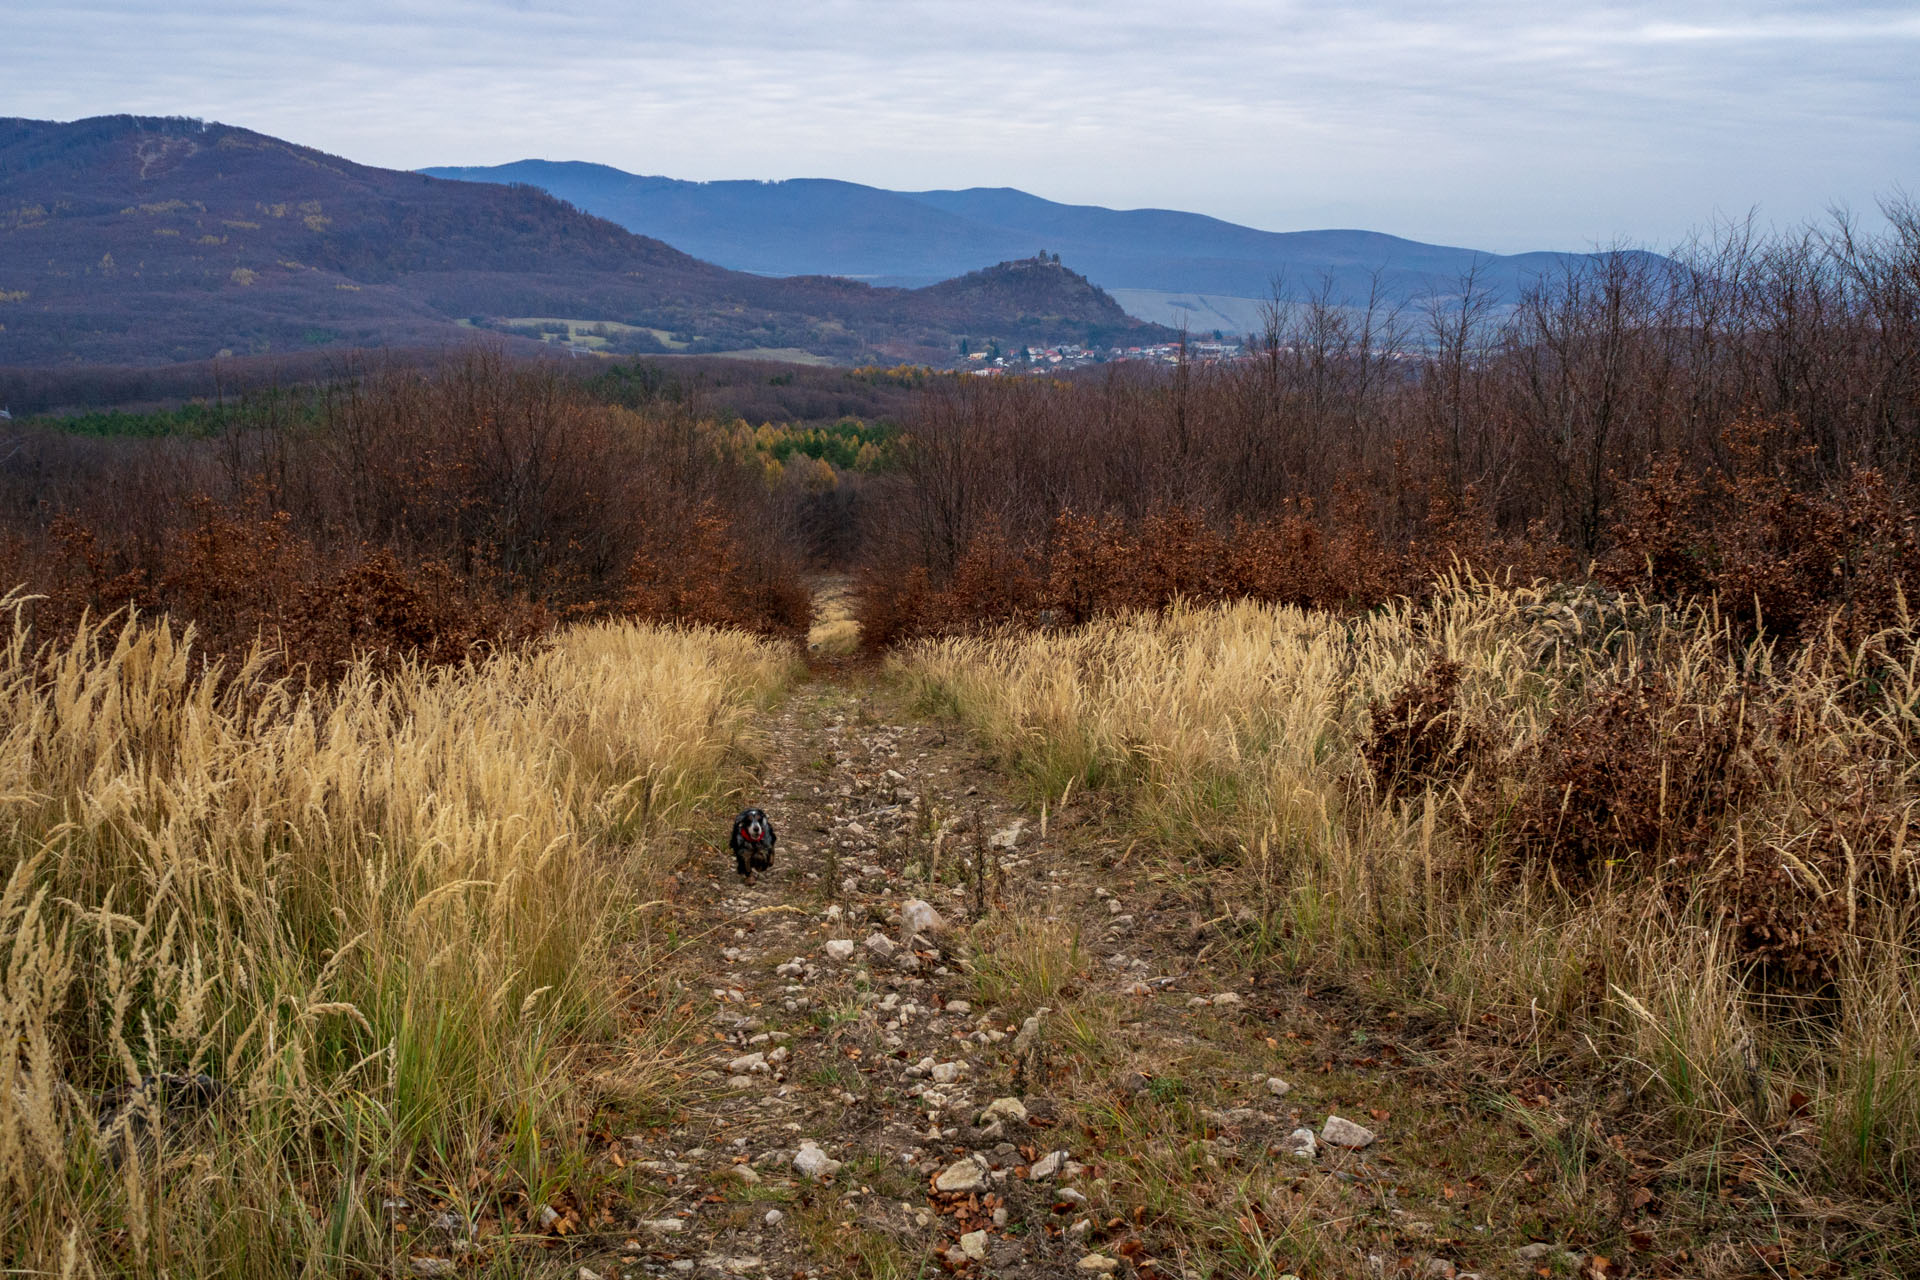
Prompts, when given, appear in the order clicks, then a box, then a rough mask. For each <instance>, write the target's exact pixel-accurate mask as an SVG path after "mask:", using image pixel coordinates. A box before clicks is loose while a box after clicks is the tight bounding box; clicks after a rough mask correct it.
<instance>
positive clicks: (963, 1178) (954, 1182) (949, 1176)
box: [933, 1158, 987, 1195]
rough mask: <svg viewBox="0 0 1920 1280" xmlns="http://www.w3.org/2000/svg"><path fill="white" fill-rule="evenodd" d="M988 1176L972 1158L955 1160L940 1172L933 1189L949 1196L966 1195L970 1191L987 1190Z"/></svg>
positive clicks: (934, 1181)
mask: <svg viewBox="0 0 1920 1280" xmlns="http://www.w3.org/2000/svg"><path fill="white" fill-rule="evenodd" d="M986 1185H987V1175H986V1172H985V1170H983V1169H981V1167H980V1165H979V1164H978V1162H976V1161H974V1160H973V1159H971V1158H968V1159H966V1160H955V1161H954V1162H953V1163H952V1164H950V1165H948V1166H947V1167H946V1168H944V1169H942V1170H941V1171H940V1174H939V1176H938V1177H936V1178H935V1179H934V1180H933V1189H934V1190H935V1191H940V1192H944V1193H946V1194H947V1195H965V1194H967V1193H968V1192H970V1191H982V1190H985V1189H986Z"/></svg>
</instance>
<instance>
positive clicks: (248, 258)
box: [0, 116, 1166, 365]
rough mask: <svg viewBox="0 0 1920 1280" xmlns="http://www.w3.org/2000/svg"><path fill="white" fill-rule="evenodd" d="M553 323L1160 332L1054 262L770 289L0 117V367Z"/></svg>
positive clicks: (700, 338)
mask: <svg viewBox="0 0 1920 1280" xmlns="http://www.w3.org/2000/svg"><path fill="white" fill-rule="evenodd" d="M1028 252H1031V251H1030V250H1029V251H1028ZM1036 287H1037V288H1038V292H1035V289H1036ZM556 320H558V321H561V322H586V324H587V325H595V326H598V328H599V330H600V332H598V333H596V334H595V335H594V337H593V339H592V341H595V342H600V343H613V344H618V345H617V346H616V348H615V349H624V350H634V351H666V350H676V351H689V352H717V351H740V350H761V351H764V350H782V351H799V352H809V353H814V354H820V355H826V356H830V357H833V358H837V359H841V360H857V359H868V358H881V359H906V360H933V361H941V362H944V361H946V360H950V359H951V358H953V357H954V356H955V355H956V353H957V351H958V348H959V346H960V341H961V339H962V338H966V337H972V338H974V339H975V340H984V339H988V338H996V339H999V340H1001V341H1003V342H1057V341H1078V342H1087V343H1104V342H1110V341H1118V340H1121V339H1125V340H1126V341H1129V342H1140V341H1146V340H1163V339H1164V337H1165V336H1166V331H1164V330H1158V329H1152V328H1144V327H1142V326H1141V325H1140V324H1139V323H1138V322H1137V321H1134V320H1132V319H1131V318H1130V317H1128V316H1127V315H1126V313H1125V312H1123V311H1122V310H1121V308H1120V307H1119V305H1118V304H1116V303H1115V302H1114V300H1113V299H1112V298H1111V297H1108V296H1107V295H1106V294H1104V293H1102V292H1100V291H1099V290H1098V289H1095V288H1093V287H1092V286H1090V285H1089V284H1088V283H1087V281H1086V280H1085V278H1084V277H1082V276H1079V275H1076V274H1075V273H1074V272H1072V271H1069V270H1067V269H1066V268H1064V267H1060V266H1058V265H1054V266H1052V267H1051V268H1050V269H1049V270H1047V271H1044V272H1041V273H1038V274H1035V273H1031V272H1027V271H1024V270H1022V269H1020V268H1019V267H1018V265H1017V264H1015V265H1010V266H1008V267H1007V268H1006V269H1005V270H1003V271H1000V272H999V275H998V276H997V277H992V278H989V279H988V280H987V281H986V283H985V286H984V287H978V288H967V289H957V288H956V289H949V290H944V291H941V290H929V289H920V290H907V289H899V288H874V287H870V286H868V285H866V284H863V283H859V282H856V281H852V280H847V279H840V278H831V277H828V276H823V275H808V276H796V277H788V278H774V277H771V276H767V275H757V274H751V273H747V272H741V271H734V270H729V269H726V268H724V267H721V266H717V265H715V264H713V263H710V262H705V261H702V260H700V259H698V258H697V257H694V256H690V255H689V254H687V253H685V252H683V251H681V250H680V249H678V248H675V247H672V246H669V245H667V244H665V243H663V242H661V241H660V240H658V239H654V238H649V237H646V236H642V235H636V234H634V233H632V232H630V231H628V230H625V229H624V228H622V227H620V226H618V225H616V224H615V223H613V222H611V221H609V220H606V219H603V218H600V217H596V216H593V215H591V214H589V213H585V212H582V211H581V210H580V209H578V208H576V207H575V206H573V205H571V204H569V203H566V202H565V201H564V200H563V199H559V198H556V197H554V196H552V195H549V194H547V193H546V192H543V191H540V190H536V189H534V188H532V187H530V186H502V185H498V184H481V183H471V182H457V181H445V180H442V179H439V178H435V177H431V176H428V175H424V174H418V173H406V172H400V171H396V170H390V169H379V168H374V167H371V166H367V165H360V164H355V163H353V162H352V161H349V160H344V159H341V158H340V157H337V156H330V155H326V154H324V153H322V152H319V151H315V150H313V149H311V148H308V147H302V146H298V145H296V144H293V143H290V142H285V141H282V140H281V139H278V138H273V137H269V136H267V135H265V134H260V133H255V132H253V131H251V130H247V129H241V128H236V127H233V126H229V125H223V124H216V123H209V122H202V121H198V120H186V119H178V118H158V117H136V116H103V117H97V118H94V119H89V120H80V121H74V122H71V123H58V122H52V121H39V120H23V119H0V364H21V365H27V364H46V363H59V362H100V363H108V362H158V361H169V360H197V359H206V358H208V357H210V356H213V355H215V354H217V353H219V352H223V351H230V352H232V353H233V354H257V353H261V352H285V351H290V350H292V351H297V350H302V349H311V348H315V347H327V346H335V345H358V346H382V345H397V344H403V343H413V344H420V343H425V344H433V343H436V342H454V341H464V340H467V339H469V338H471V336H472V329H471V327H464V326H471V325H473V324H476V323H477V324H480V325H488V326H493V327H497V328H507V329H509V330H511V331H528V330H533V331H537V330H538V329H540V328H541V327H542V326H543V325H544V326H546V327H547V328H549V329H551V328H553V327H554V322H555V321H556ZM581 327H585V326H581ZM558 328H559V329H560V330H561V331H564V332H566V333H568V335H569V340H570V341H584V339H578V338H576V337H575V334H576V332H577V330H576V329H574V328H570V327H569V324H568V323H559V324H558Z"/></svg>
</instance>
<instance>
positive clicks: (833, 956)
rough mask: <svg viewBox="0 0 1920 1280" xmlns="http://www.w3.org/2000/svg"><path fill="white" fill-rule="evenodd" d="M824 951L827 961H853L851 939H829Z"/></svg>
mask: <svg viewBox="0 0 1920 1280" xmlns="http://www.w3.org/2000/svg"><path fill="white" fill-rule="evenodd" d="M825 950H826V953H827V959H829V960H851V959H853V939H852V938H829V939H828V940H827V945H826V948H825Z"/></svg>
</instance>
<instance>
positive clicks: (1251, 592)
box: [862, 201, 1920, 644]
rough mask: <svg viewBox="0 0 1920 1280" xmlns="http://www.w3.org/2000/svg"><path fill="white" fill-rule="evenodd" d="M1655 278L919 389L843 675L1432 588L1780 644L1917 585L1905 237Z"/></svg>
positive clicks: (1661, 271) (1901, 208)
mask: <svg viewBox="0 0 1920 1280" xmlns="http://www.w3.org/2000/svg"><path fill="white" fill-rule="evenodd" d="M1885 213H1886V215H1887V222H1886V227H1885V229H1884V230H1880V231H1876V232H1874V233H1872V234H1863V233H1862V232H1861V231H1860V230H1859V228H1858V227H1857V226H1856V225H1855V224H1853V223H1852V222H1850V221H1847V220H1844V219H1839V220H1836V221H1835V222H1833V223H1832V224H1830V225H1827V226H1824V227H1820V228H1810V229H1805V230H1802V231H1798V232H1795V233H1792V234H1786V235H1775V236H1763V235H1760V234H1758V233H1756V232H1755V231H1754V230H1753V229H1752V228H1751V227H1750V226H1732V227H1728V228H1724V229H1723V230H1722V231H1721V232H1720V233H1719V234H1718V235H1717V236H1715V237H1713V238H1711V239H1709V240H1703V241H1702V242H1700V243H1697V244H1695V245H1693V246H1690V247H1689V248H1687V249H1685V250H1683V251H1681V252H1679V253H1676V254H1674V255H1672V256H1671V257H1668V258H1660V257H1655V256H1652V255H1647V254H1638V253H1615V254H1610V255H1603V256H1600V257H1598V258H1595V259H1593V260H1592V261H1591V262H1590V263H1589V264H1587V265H1584V266H1579V267H1574V268H1569V269H1567V270H1565V271H1564V272H1562V273H1561V274H1558V275H1555V276H1552V277H1548V278H1545V279H1542V280H1541V281H1540V282H1538V284H1537V285H1536V286H1535V287H1534V288H1532V289H1531V290H1530V291H1529V292H1528V293H1527V294H1526V295H1525V296H1524V297H1523V298H1522V299H1521V301H1520V302H1519V303H1518V304H1517V305H1514V306H1510V307H1499V306H1496V305H1495V304H1494V302H1493V300H1492V299H1491V298H1489V297H1488V296H1487V295H1486V294H1485V293H1484V291H1483V290H1482V289H1480V288H1479V287H1478V286H1477V285H1476V282H1475V281H1474V280H1473V279H1471V278H1468V279H1465V280H1463V281H1461V283H1460V288H1459V290H1458V291H1457V293H1456V294H1455V295H1454V296H1452V297H1450V298H1447V299H1445V300H1442V301H1439V302H1436V303H1435V304H1433V305H1431V306H1430V307H1428V308H1427V309H1425V310H1424V311H1421V312H1419V313H1417V314H1416V313H1410V312H1408V311H1406V310H1404V309H1402V310H1390V309H1387V308H1384V307H1380V306H1372V307H1365V306H1362V307H1354V306H1348V305H1341V303H1340V301H1339V300H1336V299H1334V298H1332V297H1330V296H1325V295H1323V296H1321V297H1320V298H1318V299H1316V300H1310V301H1307V302H1304V303H1298V304H1286V303H1280V304H1276V305H1275V306H1274V307H1273V308H1271V310H1270V313H1269V316H1268V324H1267V326H1266V332H1265V333H1264V334H1262V335H1259V341H1258V344H1257V345H1258V347H1259V353H1258V358H1257V359H1256V360H1254V361H1252V362H1249V363H1245V364H1240V365H1235V366H1230V367H1185V368H1181V369H1178V370H1176V371H1175V372H1174V373H1173V375H1172V376H1171V377H1167V376H1151V375H1144V374H1135V373H1131V372H1129V371H1127V370H1125V369H1120V368H1115V369H1110V370H1109V371H1108V372H1107V374H1106V376H1105V378H1104V380H1102V381H1098V382H1080V383H1076V384H1072V385H1063V384H1059V383H1049V382H1038V381H1006V380H998V379H995V380H988V379H959V380H949V381H945V382H939V383H935V384H933V385H931V386H930V387H929V388H928V390H927V391H926V393H925V396H924V399H923V401H922V404H921V406H920V408H919V410H918V412H917V414H916V416H915V417H914V418H913V419H912V420H911V421H910V422H909V424H908V432H907V435H906V437H905V438H904V439H903V441H902V443H901V445H900V452H899V456H900V461H901V467H900V471H899V473H898V478H897V480H896V481H894V484H895V486H896V487H895V489H894V490H893V491H891V492H889V493H888V494H887V495H886V497H885V500H884V501H881V502H874V503H872V504H870V505H871V509H872V510H873V511H874V512H875V513H876V523H875V525H874V526H873V527H872V528H870V529H869V530H868V535H867V538H866V545H867V548H868V557H869V558H868V562H867V567H866V571H865V578H864V587H863V591H862V600H863V604H862V614H863V622H864V624H865V627H866V635H867V638H868V640H869V642H870V643H874V644H887V643H891V642H892V641H894V640H897V639H900V638H902V637H905V636H911V635H919V634H929V633H940V632H947V631H955V630H965V629H968V628H971V627H974V626H977V625H979V624H982V623H988V622H995V621H1003V620H1015V621H1028V622H1032V621H1043V622H1044V621H1055V620H1057V621H1062V622H1070V621H1077V620H1080V619H1083V618H1085V617H1088V616H1091V615H1093V614H1097V613H1103V612H1111V611H1116V610H1121V609H1128V608H1139V607H1148V608H1151V607H1155V606H1158V605H1162V604H1164V603H1166V602H1167V601H1168V600H1170V599H1172V598H1173V597H1175V596H1182V597H1187V598H1194V599H1207V598H1214V597H1222V596H1252V597H1255V598H1260V599H1269V600H1279V601H1285V602H1290V603H1297V604H1303V605H1315V606H1327V607H1336V608H1353V607H1367V606H1372V605H1375V604H1378V603H1380V602H1381V601H1383V600H1386V599H1388V598H1390V597H1392V596H1394V595H1397V594H1402V593H1416V594H1417V593H1418V592H1420V591H1421V590H1423V589H1424V587H1425V585H1426V584H1427V583H1429V582H1431V581H1432V580H1433V578H1434V576H1435V574H1436V572H1438V571H1444V570H1446V569H1448V568H1451V567H1453V566H1455V565H1458V564H1461V563H1466V564H1469V565H1471V566H1473V567H1474V568H1476V569H1477V570H1479V571H1481V572H1488V573H1491V572H1498V571H1504V570H1513V571H1516V572H1518V573H1520V574H1522V575H1525V576H1533V575H1539V574H1546V575H1562V574H1584V573H1586V572H1587V571H1588V570H1589V569H1592V570H1594V571H1597V572H1598V574H1599V575H1600V576H1602V577H1603V578H1605V579H1607V580H1609V581H1611V582H1613V583H1615V584H1616V585H1620V586H1623V587H1625V586H1635V587H1645V588H1649V589H1652V590H1654V591H1656V592H1659V593H1663V594H1670V595H1684V594H1694V593H1701V592H1717V593H1718V594H1719V595H1720V596H1721V598H1722V600H1723V602H1724V606H1725V608H1726V609H1728V610H1729V611H1730V612H1731V613H1733V614H1734V615H1735V620H1736V621H1737V622H1741V623H1742V624H1743V625H1747V626H1755V625H1764V626H1765V627H1766V628H1767V629H1768V630H1769V631H1771V632H1774V633H1776V634H1778V633H1792V632H1795V631H1799V630H1804V629H1806V628H1809V627H1812V626H1815V625H1818V624H1819V623H1820V621H1821V620H1823V619H1824V618H1825V617H1826V616H1827V615H1828V614H1829V613H1830V612H1831V611H1832V610H1834V609H1836V608H1838V609H1841V610H1843V612H1844V615H1845V618H1846V620H1847V622H1848V625H1849V626H1851V627H1853V628H1856V629H1859V628H1869V627H1872V626H1875V625H1878V623H1879V622H1881V621H1884V620H1885V619H1887V618H1888V617H1890V616H1891V615H1892V613H1893V612H1894V611H1896V610H1898V609H1900V608H1903V607H1904V603H1903V601H1902V599H1901V595H1900V593H1901V592H1902V591H1904V592H1906V593H1907V595H1909V596H1910V595H1911V594H1912V592H1913V589H1914V587H1915V586H1916V584H1920V554H1916V550H1915V540H1914V530H1913V511H1914V506H1913V496H1914V494H1915V491H1916V488H1915V487H1916V484H1917V483H1920V206H1916V205H1915V204H1914V203H1912V202H1910V201H1900V202H1895V203H1891V204H1889V205H1888V206H1887V207H1886V209H1885Z"/></svg>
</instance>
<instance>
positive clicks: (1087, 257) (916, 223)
mask: <svg viewBox="0 0 1920 1280" xmlns="http://www.w3.org/2000/svg"><path fill="white" fill-rule="evenodd" d="M423 172H426V173H431V174H436V175H438V176H441V177H449V178H461V179H465V180H468V181H480V182H511V183H524V184H529V185H532V186H536V187H539V188H540V189H542V190H544V191H548V192H551V193H552V194H554V195H556V196H559V197H560V198H562V199H564V200H568V201H571V202H572V203H573V204H575V205H577V206H579V207H580V208H582V209H585V210H588V211H589V212H592V213H597V214H599V215H600V216H602V217H605V218H609V219H611V220H613V221H615V222H618V223H619V224H620V225H621V226H623V227H626V228H628V229H629V230H632V231H635V232H638V233H640V234H643V235H649V236H655V237H657V238H659V239H661V240H664V241H666V242H667V243H669V244H672V245H675V246H677V247H679V248H681V249H684V250H686V251H687V252H689V253H692V254H696V255H698V256H699V257H701V258H705V259H708V260H710V261H713V262H717V263H721V264H723V265H725V266H729V267H733V268H735V269H737V270H741V271H755V272H762V273H766V274H773V275H787V274H807V273H814V274H828V275H839V276H848V277H852V278H856V279H865V280H872V281H875V282H880V283H891V284H908V285H923V284H926V283H928V282H930V281H934V280H939V279H944V278H947V277H952V276H957V275H960V274H962V273H963V272H967V271H971V270H974V269H976V268H979V267H981V266H984V265H986V264H988V263H992V262H997V261H1000V260H1002V259H1006V258H1012V257H1022V256H1025V255H1027V254H1031V253H1033V252H1034V251H1035V250H1036V249H1040V248H1045V249H1046V250H1048V251H1050V252H1052V253H1057V254H1059V255H1061V256H1062V257H1063V258H1065V259H1066V260H1067V261H1069V262H1071V263H1073V264H1074V266H1075V267H1076V268H1077V269H1079V270H1081V271H1083V272H1085V273H1086V276H1087V278H1088V279H1089V280H1090V281H1092V282H1093V283H1094V284H1096V285H1099V286H1100V287H1101V288H1103V289H1107V290H1111V291H1115V292H1116V293H1117V294H1118V295H1119V296H1121V297H1123V298H1125V299H1127V300H1128V301H1130V302H1132V303H1135V304H1136V305H1137V307H1138V308H1141V309H1136V310H1135V314H1143V313H1144V310H1151V309H1153V308H1154V307H1161V308H1171V309H1172V312H1173V313H1174V318H1175V319H1178V318H1188V319H1191V320H1192V321H1193V323H1194V325H1195V327H1196V328H1208V329H1210V328H1214V327H1216V325H1215V323H1214V319H1213V318H1218V319H1227V318H1229V317H1233V316H1239V317H1242V318H1244V317H1245V316H1246V315H1249V314H1252V312H1253V309H1254V308H1253V305H1252V304H1253V301H1255V300H1260V299H1265V298H1267V297H1269V296H1270V295H1271V289H1272V286H1273V283H1274V281H1275V280H1276V279H1278V280H1279V281H1281V282H1282V285H1283V288H1284V289H1285V291H1286V292H1288V293H1289V294H1291V295H1292V296H1296V297H1300V296H1306V295H1308V294H1311V293H1314V292H1316V291H1318V290H1319V289H1321V288H1322V287H1323V285H1330V286H1331V290H1332V294H1333V297H1334V299H1335V300H1336V301H1340V302H1346V303H1359V302H1363V301H1365V300H1366V298H1367V296H1368V294H1369V291H1370V290H1372V289H1373V287H1374V284H1375V277H1376V274H1377V276H1378V283H1379V288H1380V295H1381V297H1382V299H1383V300H1385V301H1388V302H1395V303H1407V302H1418V301H1420V300H1422V299H1425V298H1430V297H1447V296H1450V295H1452V294H1454V293H1455V292H1457V290H1458V288H1459V281H1460V279H1461V277H1462V276H1463V275H1464V274H1465V273H1466V272H1467V271H1469V270H1473V271H1474V272H1475V273H1476V278H1477V280H1478V282H1479V285H1480V287H1482V288H1484V289H1487V290H1489V291H1490V292H1491V293H1492V294H1493V296H1494V297H1495V298H1496V299H1497V300H1499V301H1504V302H1511V301H1514V300H1515V299H1516V298H1517V297H1518V295H1519V293H1520V292H1521V290H1522V289H1523V288H1524V287H1525V286H1526V284H1527V283H1528V282H1529V281H1530V280H1532V279H1534V278H1536V277H1538V276H1539V275H1540V274H1541V273H1543V272H1548V271H1555V270H1559V269H1561V268H1564V267H1566V266H1569V265H1574V264H1577V263H1578V262H1579V261H1580V260H1581V259H1583V258H1584V257H1586V256H1587V255H1582V254H1566V253H1523V254H1512V255H1500V254H1489V253H1482V252H1479V251H1476V250H1473V249H1461V248H1454V247H1450V246H1446V245H1432V244H1422V243H1420V242H1418V241H1415V240H1405V239H1402V238H1400V237H1398V236H1390V235H1384V234H1382V233H1380V232H1377V231H1285V232H1281V231H1259V230H1256V229H1254V228H1252V227H1243V226H1239V225H1237V224H1235V223H1231V222H1224V221H1222V220H1220V219H1218V218H1209V217H1206V216H1204V215H1202V214H1197V213H1180V212H1177V211H1174V210H1169V209H1130V210H1116V209H1103V208H1099V207H1097V206H1092V205H1069V204H1058V203H1055V202H1054V201H1051V200H1043V199H1041V198H1040V197H1038V196H1033V195H1029V194H1027V193H1026V192H1024V191H1016V190H1013V189H1011V188H1007V187H993V188H988V187H975V188H971V189H968V190H964V191H887V190H883V189H881V188H878V187H867V186H861V185H860V184H858V183H853V182H834V181H825V180H820V179H792V180H789V181H786V182H682V181H678V180H675V179H672V178H660V177H643V176H639V175H636V174H631V173H625V172H623V171H621V170H619V169H613V168H609V167H607V166H606V165H598V164H583V163H578V162H554V161H546V160H521V161H518V162H516V163H513V164H506V165H498V166H494V167H491V168H464V169H463V168H436V169H427V170H423ZM1196 295H1212V297H1213V298H1214V299H1216V300H1219V301H1220V302H1221V304H1222V305H1219V306H1210V305H1209V304H1208V303H1206V302H1203V301H1195V300H1194V299H1195V296H1196ZM1181 302H1184V303H1185V304H1186V305H1185V306H1184V307H1182V306H1176V305H1174V304H1176V303H1181ZM1235 303H1245V304H1246V305H1245V306H1235V305H1233V304H1235ZM1142 309H1144V310H1142ZM1209 317H1212V318H1209Z"/></svg>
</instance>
